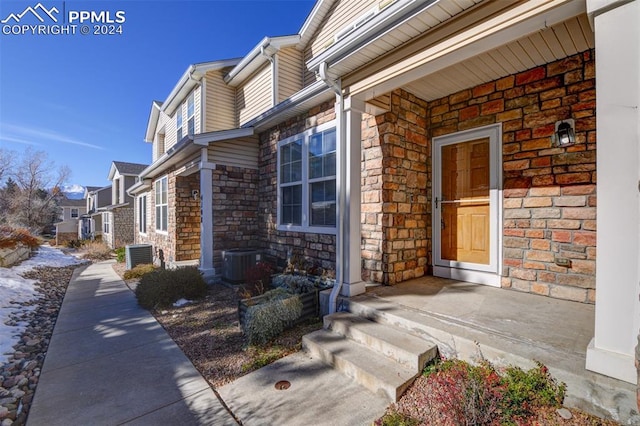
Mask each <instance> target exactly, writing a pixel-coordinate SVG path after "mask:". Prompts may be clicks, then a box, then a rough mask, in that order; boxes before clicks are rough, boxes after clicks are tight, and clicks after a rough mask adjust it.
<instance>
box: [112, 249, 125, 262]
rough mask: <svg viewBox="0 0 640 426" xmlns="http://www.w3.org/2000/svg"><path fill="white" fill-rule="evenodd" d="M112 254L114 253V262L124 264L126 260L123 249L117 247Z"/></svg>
mask: <svg viewBox="0 0 640 426" xmlns="http://www.w3.org/2000/svg"><path fill="white" fill-rule="evenodd" d="M114 252H115V253H116V261H117V262H118V263H124V261H125V258H126V253H125V248H124V247H119V248H117V249H115V250H114Z"/></svg>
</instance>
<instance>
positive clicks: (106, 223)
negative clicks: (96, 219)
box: [102, 213, 111, 234]
mask: <svg viewBox="0 0 640 426" xmlns="http://www.w3.org/2000/svg"><path fill="white" fill-rule="evenodd" d="M110 230H111V213H102V232H104V233H105V234H109V233H110Z"/></svg>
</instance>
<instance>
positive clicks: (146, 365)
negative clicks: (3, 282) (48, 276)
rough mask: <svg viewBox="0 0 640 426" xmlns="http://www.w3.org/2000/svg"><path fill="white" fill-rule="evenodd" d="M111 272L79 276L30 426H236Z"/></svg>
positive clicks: (102, 269)
mask: <svg viewBox="0 0 640 426" xmlns="http://www.w3.org/2000/svg"><path fill="white" fill-rule="evenodd" d="M111 264H112V262H101V263H94V264H91V265H89V266H85V267H81V268H78V269H77V270H76V271H75V272H74V274H73V277H72V279H71V282H70V284H69V288H68V289H67V293H66V295H65V298H64V302H63V304H62V308H61V310H60V314H59V316H58V320H57V322H56V325H55V329H54V331H53V336H52V338H51V342H50V344H49V350H48V352H47V355H46V358H45V362H44V366H43V368H42V374H41V375H40V380H39V383H38V387H37V389H36V393H35V397H34V400H33V404H32V406H31V411H30V413H29V417H28V422H27V423H28V425H29V426H38V425H47V426H53V425H64V426H69V425H121V424H131V425H158V424H165V425H178V424H180V425H236V424H237V422H236V421H235V420H234V419H233V417H232V416H231V415H230V414H229V413H228V412H227V410H226V409H225V408H224V406H223V405H222V403H221V402H220V401H219V400H218V398H217V397H216V395H215V393H214V392H213V390H212V389H211V388H210V387H209V385H208V384H207V382H206V381H205V380H204V378H203V377H202V376H201V375H200V374H199V373H198V371H197V370H196V369H195V368H194V366H193V365H192V364H191V362H190V361H189V359H188V358H187V357H186V356H185V355H184V354H183V353H182V351H181V350H180V348H178V346H177V345H176V344H175V343H174V342H173V340H171V338H170V337H169V335H168V334H167V333H166V332H165V331H164V329H163V328H162V327H161V326H160V324H158V322H157V321H156V320H155V318H154V317H153V316H152V315H151V314H149V312H147V311H146V310H144V309H142V308H140V307H139V306H138V304H137V301H136V298H135V295H134V293H133V292H132V291H131V290H129V288H128V287H127V286H126V285H125V283H124V282H123V281H122V280H121V279H120V278H119V277H118V275H117V274H116V273H115V271H114V270H113V268H112V267H111Z"/></svg>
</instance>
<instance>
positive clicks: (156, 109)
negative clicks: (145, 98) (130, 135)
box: [144, 101, 162, 143]
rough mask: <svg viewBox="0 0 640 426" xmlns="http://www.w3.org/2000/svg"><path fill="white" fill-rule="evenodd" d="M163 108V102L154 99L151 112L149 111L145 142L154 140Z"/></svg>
mask: <svg viewBox="0 0 640 426" xmlns="http://www.w3.org/2000/svg"><path fill="white" fill-rule="evenodd" d="M161 109H162V102H160V101H153V102H152V103H151V112H150V113H149V120H147V131H146V132H145V134H144V141H145V142H151V143H152V142H153V139H154V137H155V133H156V127H158V119H159V118H160V110H161Z"/></svg>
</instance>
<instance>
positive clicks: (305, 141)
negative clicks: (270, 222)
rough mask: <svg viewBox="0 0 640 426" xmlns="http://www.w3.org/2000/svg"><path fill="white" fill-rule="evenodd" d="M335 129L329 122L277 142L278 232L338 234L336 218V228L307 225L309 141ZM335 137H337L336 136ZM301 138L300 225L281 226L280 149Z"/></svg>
mask: <svg viewBox="0 0 640 426" xmlns="http://www.w3.org/2000/svg"><path fill="white" fill-rule="evenodd" d="M333 128H335V129H336V132H337V131H338V129H337V128H336V122H335V120H334V121H330V122H328V123H324V124H321V125H319V126H316V127H313V128H311V129H307V130H305V131H304V132H302V133H298V134H297V135H295V136H291V137H288V138H286V139H283V140H281V141H279V142H278V148H277V157H278V159H277V170H278V172H277V177H276V179H277V182H278V183H277V185H276V188H277V189H276V191H277V205H278V210H277V217H276V220H277V227H276V228H277V229H278V231H292V232H306V233H313V234H329V235H336V234H337V232H338V225H337V221H338V218H337V217H336V226H333V227H329V226H310V225H309V221H310V220H311V217H310V216H311V214H310V212H309V184H310V181H309V155H308V154H309V139H310V138H311V136H312V135H314V134H316V133H321V132H324V131H326V130H331V129H333ZM336 137H337V135H336ZM300 138H302V179H301V182H302V225H286V224H285V225H283V224H281V223H280V218H281V217H282V212H281V208H282V203H281V202H282V200H281V197H282V195H281V191H280V188H281V187H280V152H281V149H280V148H281V147H282V146H283V145H286V144H288V143H291V142H293V141H295V140H297V139H300ZM336 143H337V145H336V150H338V149H339V146H338V144H340V141H339V140H336ZM337 161H338V159H337V155H336V172H337V167H338V164H337ZM337 182H338V180H337V175H336V186H337ZM338 197H339V194H338V189H337V187H336V203H337V202H338ZM336 215H337V209H336Z"/></svg>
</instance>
